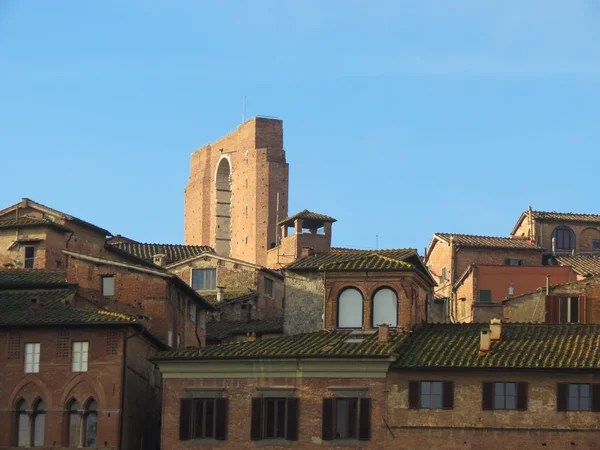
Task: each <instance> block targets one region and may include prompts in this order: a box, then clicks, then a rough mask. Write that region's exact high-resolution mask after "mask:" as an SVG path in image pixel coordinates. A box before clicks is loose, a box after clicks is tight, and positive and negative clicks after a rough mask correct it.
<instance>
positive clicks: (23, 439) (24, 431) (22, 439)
mask: <svg viewBox="0 0 600 450" xmlns="http://www.w3.org/2000/svg"><path fill="white" fill-rule="evenodd" d="M30 435H31V432H30V429H29V412H28V411H27V402H26V401H25V400H24V399H21V400H20V401H19V403H17V446H19V447H29V439H30Z"/></svg>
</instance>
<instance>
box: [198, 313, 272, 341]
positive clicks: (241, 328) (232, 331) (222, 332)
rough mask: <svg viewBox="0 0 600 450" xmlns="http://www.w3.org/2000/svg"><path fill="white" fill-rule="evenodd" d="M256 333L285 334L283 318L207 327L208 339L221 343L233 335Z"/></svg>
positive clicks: (217, 323) (220, 323) (218, 324)
mask: <svg viewBox="0 0 600 450" xmlns="http://www.w3.org/2000/svg"><path fill="white" fill-rule="evenodd" d="M248 333H256V335H257V336H259V335H261V334H265V333H283V318H279V319H272V320H253V321H251V322H246V323H244V322H213V323H209V324H207V325H206V338H207V339H208V340H209V341H220V340H222V339H225V338H228V337H230V336H233V335H240V334H241V335H246V334H248Z"/></svg>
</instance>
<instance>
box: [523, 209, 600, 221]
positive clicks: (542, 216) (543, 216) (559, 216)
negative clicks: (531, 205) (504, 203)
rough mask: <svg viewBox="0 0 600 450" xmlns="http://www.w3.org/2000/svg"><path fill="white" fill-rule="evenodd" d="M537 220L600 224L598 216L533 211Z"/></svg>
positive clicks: (599, 216)
mask: <svg viewBox="0 0 600 450" xmlns="http://www.w3.org/2000/svg"><path fill="white" fill-rule="evenodd" d="M531 214H532V216H533V218H534V219H535V220H557V221H564V222H586V223H600V215H598V214H577V213H570V212H569V213H561V212H555V211H550V212H548V211H531Z"/></svg>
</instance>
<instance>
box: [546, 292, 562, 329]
mask: <svg viewBox="0 0 600 450" xmlns="http://www.w3.org/2000/svg"><path fill="white" fill-rule="evenodd" d="M558 303H559V298H558V297H554V296H551V295H546V323H558V308H559V304H558Z"/></svg>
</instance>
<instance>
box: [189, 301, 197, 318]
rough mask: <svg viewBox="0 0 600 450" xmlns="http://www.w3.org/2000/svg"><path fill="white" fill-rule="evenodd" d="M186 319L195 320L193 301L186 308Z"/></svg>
mask: <svg viewBox="0 0 600 450" xmlns="http://www.w3.org/2000/svg"><path fill="white" fill-rule="evenodd" d="M188 319H190V320H191V321H192V322H196V305H194V304H193V303H190V306H189V308H188Z"/></svg>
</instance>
